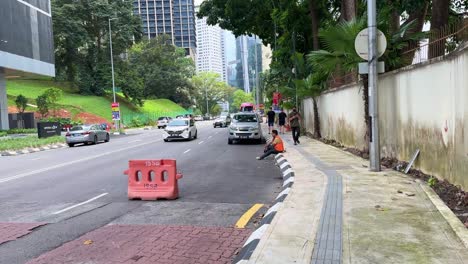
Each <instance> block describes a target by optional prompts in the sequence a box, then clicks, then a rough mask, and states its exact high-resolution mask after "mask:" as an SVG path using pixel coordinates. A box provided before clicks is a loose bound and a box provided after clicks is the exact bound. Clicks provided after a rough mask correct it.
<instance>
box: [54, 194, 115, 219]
mask: <svg viewBox="0 0 468 264" xmlns="http://www.w3.org/2000/svg"><path fill="white" fill-rule="evenodd" d="M108 194H109V193H103V194H100V195H98V196H96V197H93V198H91V199H89V200H87V201H84V202H82V203H79V204H75V205H72V206H69V207H67V208H65V209H62V210H60V211H57V212H55V213H52V214H54V215H55V214H61V213H63V212H66V211H69V210H71V209H73V208H76V207H78V206H81V205H84V204H87V203H90V202H92V201H94V200H97V199H99V198H101V197H103V196H106V195H108Z"/></svg>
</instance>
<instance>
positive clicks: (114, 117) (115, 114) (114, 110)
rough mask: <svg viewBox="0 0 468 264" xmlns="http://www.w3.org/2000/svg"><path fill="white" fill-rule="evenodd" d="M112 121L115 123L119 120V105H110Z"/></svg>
mask: <svg viewBox="0 0 468 264" xmlns="http://www.w3.org/2000/svg"><path fill="white" fill-rule="evenodd" d="M111 108H112V120H114V121H117V120H120V105H119V103H112V104H111Z"/></svg>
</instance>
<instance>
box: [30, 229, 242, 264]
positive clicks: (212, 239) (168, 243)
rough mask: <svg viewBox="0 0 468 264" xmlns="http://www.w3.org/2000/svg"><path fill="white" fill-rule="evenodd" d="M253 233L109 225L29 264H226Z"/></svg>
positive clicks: (237, 230)
mask: <svg viewBox="0 0 468 264" xmlns="http://www.w3.org/2000/svg"><path fill="white" fill-rule="evenodd" d="M250 233H251V230H250V229H235V228H228V227H195V226H162V225H108V226H105V227H102V228H99V229H97V230H95V231H92V232H90V233H88V234H86V235H84V236H82V237H81V238H78V239H76V240H74V241H71V242H69V243H66V244H64V245H62V246H61V247H59V248H57V249H55V250H52V251H50V252H48V253H45V254H43V255H41V256H40V257H38V258H36V259H34V260H31V261H29V262H28V264H65V263H70V264H72V263H73V264H74V263H93V264H119V263H136V264H149V263H158V264H165V263H167V264H177V263H180V264H185V263H199V264H208V263H226V264H227V263H231V261H232V258H233V256H234V255H235V253H236V252H237V251H238V249H239V248H240V247H241V246H242V243H244V240H245V239H246V238H247V237H248V236H249V235H250Z"/></svg>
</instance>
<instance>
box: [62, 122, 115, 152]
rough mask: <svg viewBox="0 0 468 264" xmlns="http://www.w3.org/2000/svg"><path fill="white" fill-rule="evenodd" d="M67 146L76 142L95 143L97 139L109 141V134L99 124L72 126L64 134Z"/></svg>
mask: <svg viewBox="0 0 468 264" xmlns="http://www.w3.org/2000/svg"><path fill="white" fill-rule="evenodd" d="M65 139H66V141H67V144H68V146H69V147H74V146H75V145H76V144H79V143H84V144H90V143H92V144H97V143H98V142H99V141H104V142H109V140H110V135H109V132H107V131H106V130H105V129H103V128H102V126H101V125H81V126H74V127H72V128H71V129H70V131H69V132H67V134H66V135H65Z"/></svg>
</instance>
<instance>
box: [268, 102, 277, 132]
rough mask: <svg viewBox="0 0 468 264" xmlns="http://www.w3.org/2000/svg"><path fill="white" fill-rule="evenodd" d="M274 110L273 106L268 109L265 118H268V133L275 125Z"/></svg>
mask: <svg viewBox="0 0 468 264" xmlns="http://www.w3.org/2000/svg"><path fill="white" fill-rule="evenodd" d="M275 115H276V113H275V111H273V107H272V108H271V109H270V111H268V113H267V118H268V134H271V130H272V129H273V127H274V125H275Z"/></svg>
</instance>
